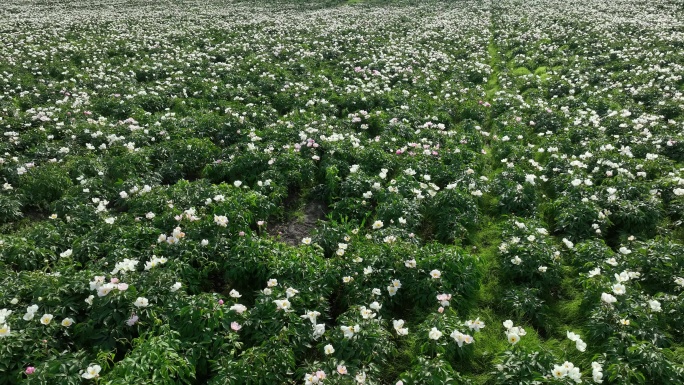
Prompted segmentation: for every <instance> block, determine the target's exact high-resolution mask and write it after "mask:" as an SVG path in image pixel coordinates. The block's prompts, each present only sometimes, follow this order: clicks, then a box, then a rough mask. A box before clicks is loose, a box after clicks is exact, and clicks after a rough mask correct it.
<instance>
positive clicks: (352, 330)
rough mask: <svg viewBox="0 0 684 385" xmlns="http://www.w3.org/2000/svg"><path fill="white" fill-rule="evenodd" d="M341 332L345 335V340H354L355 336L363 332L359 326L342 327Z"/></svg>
mask: <svg viewBox="0 0 684 385" xmlns="http://www.w3.org/2000/svg"><path fill="white" fill-rule="evenodd" d="M340 330H342V333H343V334H344V338H352V337H354V334H356V333H358V332H359V331H361V327H360V326H359V325H354V326H340Z"/></svg>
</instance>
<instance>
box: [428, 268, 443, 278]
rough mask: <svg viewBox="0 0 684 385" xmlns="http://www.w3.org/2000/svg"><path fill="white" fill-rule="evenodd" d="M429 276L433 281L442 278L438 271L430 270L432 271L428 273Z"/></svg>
mask: <svg viewBox="0 0 684 385" xmlns="http://www.w3.org/2000/svg"><path fill="white" fill-rule="evenodd" d="M430 276H431V277H432V278H433V279H438V278H440V277H441V276H442V272H441V271H439V270H432V271H431V272H430Z"/></svg>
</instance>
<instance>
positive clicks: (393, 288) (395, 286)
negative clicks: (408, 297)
mask: <svg viewBox="0 0 684 385" xmlns="http://www.w3.org/2000/svg"><path fill="white" fill-rule="evenodd" d="M399 289H401V281H399V280H398V279H394V280H392V282H391V283H390V285H389V286H387V292H388V293H389V295H390V297H393V296H395V295H396V294H397V291H399Z"/></svg>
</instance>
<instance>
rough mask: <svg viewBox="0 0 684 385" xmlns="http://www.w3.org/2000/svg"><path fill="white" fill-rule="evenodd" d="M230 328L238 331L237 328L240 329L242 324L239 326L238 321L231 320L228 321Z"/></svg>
mask: <svg viewBox="0 0 684 385" xmlns="http://www.w3.org/2000/svg"><path fill="white" fill-rule="evenodd" d="M230 328H231V329H232V330H233V331H238V330H240V329H242V326H241V325H240V324H239V323H237V322H235V321H233V322H231V323H230Z"/></svg>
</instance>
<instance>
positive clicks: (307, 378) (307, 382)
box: [304, 370, 327, 385]
mask: <svg viewBox="0 0 684 385" xmlns="http://www.w3.org/2000/svg"><path fill="white" fill-rule="evenodd" d="M326 377H327V375H326V374H325V372H324V371H322V370H319V371H317V372H316V373H307V374H305V375H304V385H313V384H320V383H322V382H323V380H325V378H326Z"/></svg>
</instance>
